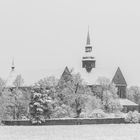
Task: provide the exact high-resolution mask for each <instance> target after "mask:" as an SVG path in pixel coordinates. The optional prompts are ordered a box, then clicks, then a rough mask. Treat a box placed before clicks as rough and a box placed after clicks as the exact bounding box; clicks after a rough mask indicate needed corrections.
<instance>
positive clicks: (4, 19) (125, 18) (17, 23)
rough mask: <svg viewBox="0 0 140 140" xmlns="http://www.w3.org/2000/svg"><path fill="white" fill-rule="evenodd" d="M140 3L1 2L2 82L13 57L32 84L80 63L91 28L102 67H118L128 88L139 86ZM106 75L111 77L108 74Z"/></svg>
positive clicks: (135, 0)
mask: <svg viewBox="0 0 140 140" xmlns="http://www.w3.org/2000/svg"><path fill="white" fill-rule="evenodd" d="M139 5H140V1H138V0H133V1H132V0H117V1H113V0H106V1H104V0H83V1H80V0H77V1H74V0H71V1H67V0H59V1H57V0H52V1H45V0H42V1H37V0H34V1H32V0H24V1H19V0H12V1H11V0H4V1H3V0H0V48H1V54H0V65H1V69H0V77H2V78H4V79H6V78H7V77H8V74H9V72H10V67H11V63H12V58H13V57H14V60H15V66H16V71H17V73H21V74H22V76H23V78H24V80H25V82H26V83H27V84H31V83H33V82H36V81H37V80H39V79H40V78H42V77H45V76H49V75H52V74H53V73H54V75H56V73H60V72H61V71H63V69H64V68H65V66H66V65H68V66H70V67H71V68H75V67H76V66H77V65H79V63H80V62H81V57H82V55H83V52H84V47H85V44H86V36H87V30H88V26H89V29H90V36H91V43H92V44H93V51H94V54H95V57H96V61H97V62H98V64H99V66H100V67H107V68H109V71H108V73H114V72H115V71H114V68H115V70H116V69H117V67H118V66H119V67H120V68H121V70H122V72H123V74H124V76H125V79H126V81H127V83H128V85H129V86H131V85H138V86H140V78H139V72H140V64H139V63H138V60H140V55H139V50H140V49H139V47H140V8H139ZM105 76H106V75H105Z"/></svg>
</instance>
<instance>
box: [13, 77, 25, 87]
mask: <svg viewBox="0 0 140 140" xmlns="http://www.w3.org/2000/svg"><path fill="white" fill-rule="evenodd" d="M23 84H24V79H23V78H22V76H21V75H17V77H16V79H15V81H14V82H13V85H14V86H15V87H17V88H19V87H21V86H23Z"/></svg>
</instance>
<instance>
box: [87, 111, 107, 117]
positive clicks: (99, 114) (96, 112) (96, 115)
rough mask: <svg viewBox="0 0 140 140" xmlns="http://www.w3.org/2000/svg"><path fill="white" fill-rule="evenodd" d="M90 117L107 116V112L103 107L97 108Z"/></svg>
mask: <svg viewBox="0 0 140 140" xmlns="http://www.w3.org/2000/svg"><path fill="white" fill-rule="evenodd" d="M88 117H89V118H105V117H106V113H105V112H104V111H103V110H101V109H95V110H93V111H92V112H91V113H89V114H88Z"/></svg>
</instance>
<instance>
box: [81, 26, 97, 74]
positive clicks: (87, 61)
mask: <svg viewBox="0 0 140 140" xmlns="http://www.w3.org/2000/svg"><path fill="white" fill-rule="evenodd" d="M95 62H96V60H95V58H94V57H93V52H92V45H91V44H90V35H89V27H88V33H87V42H86V46H85V55H84V56H83V59H82V67H83V68H85V69H86V71H87V72H88V73H90V72H91V70H92V69H93V68H95Z"/></svg>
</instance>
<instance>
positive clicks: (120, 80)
mask: <svg viewBox="0 0 140 140" xmlns="http://www.w3.org/2000/svg"><path fill="white" fill-rule="evenodd" d="M112 82H113V83H114V84H116V85H122V86H127V83H126V81H125V78H124V76H123V74H122V72H121V70H120V68H119V67H118V69H117V71H116V73H115V75H114V77H113V79H112Z"/></svg>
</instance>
